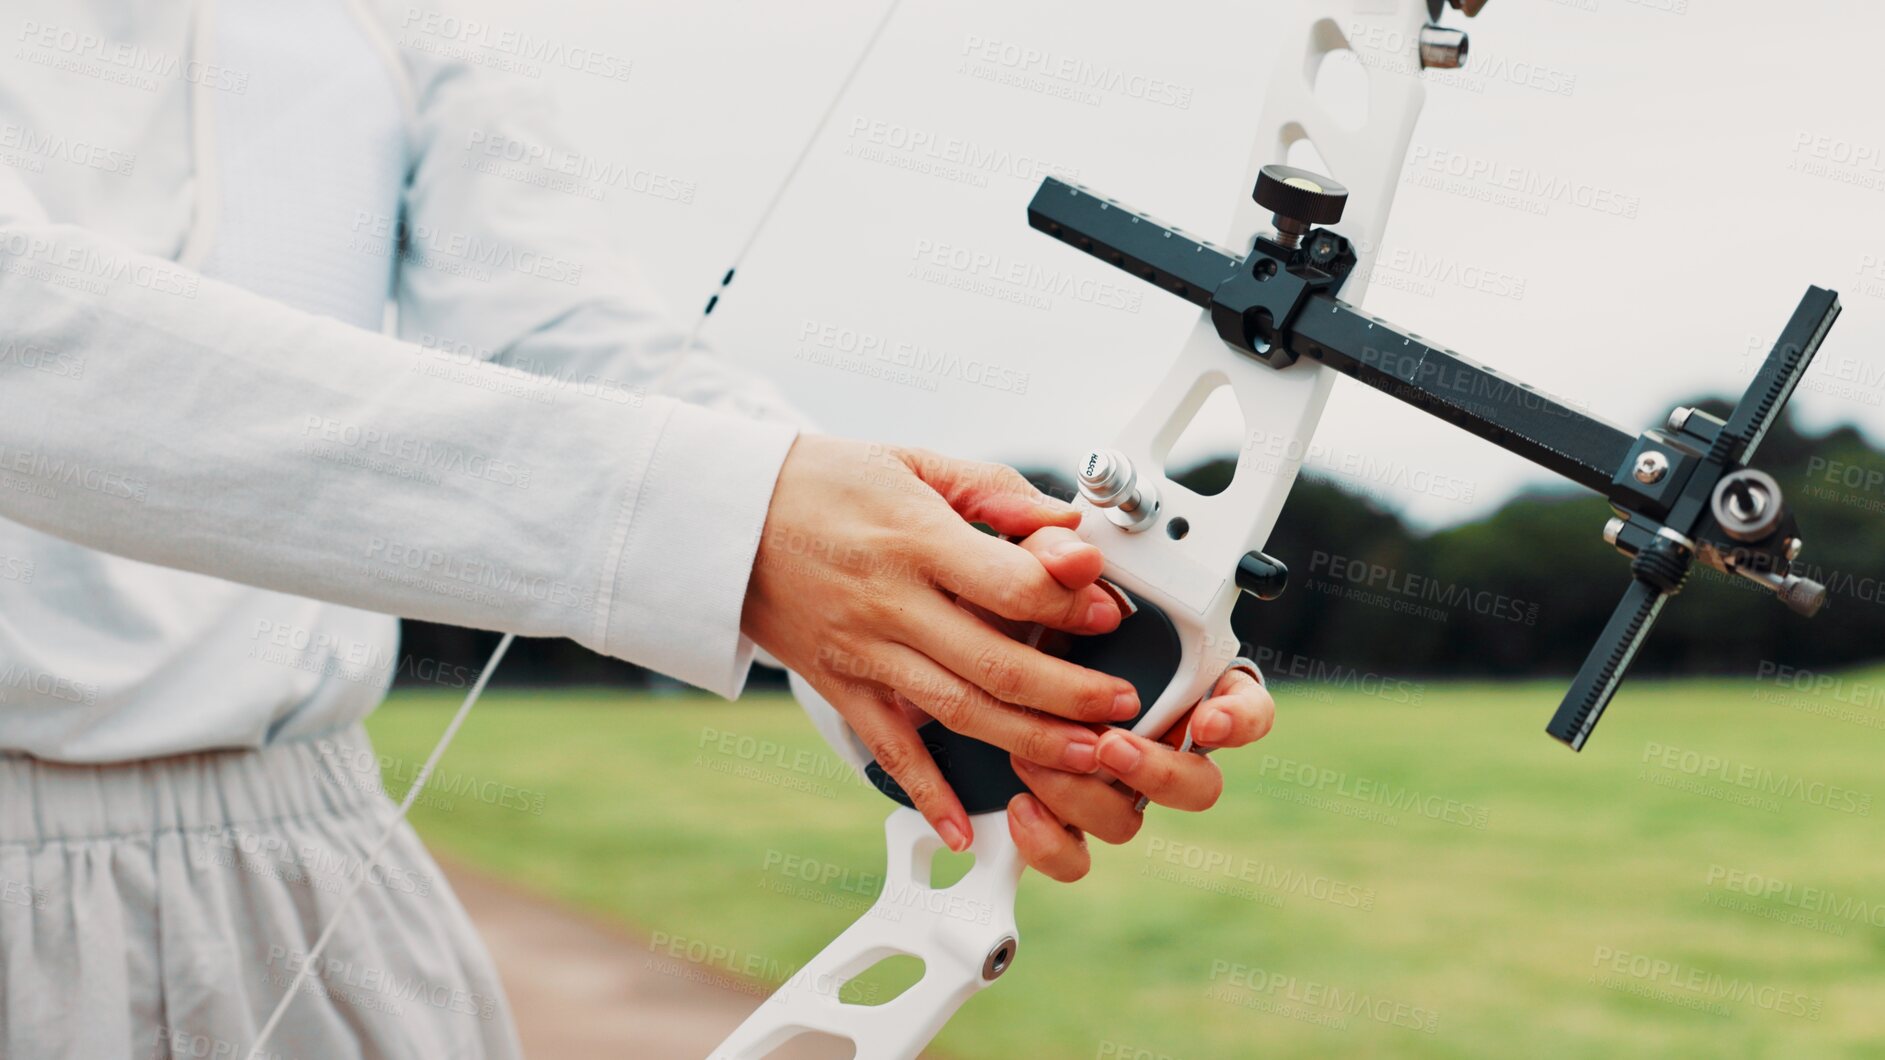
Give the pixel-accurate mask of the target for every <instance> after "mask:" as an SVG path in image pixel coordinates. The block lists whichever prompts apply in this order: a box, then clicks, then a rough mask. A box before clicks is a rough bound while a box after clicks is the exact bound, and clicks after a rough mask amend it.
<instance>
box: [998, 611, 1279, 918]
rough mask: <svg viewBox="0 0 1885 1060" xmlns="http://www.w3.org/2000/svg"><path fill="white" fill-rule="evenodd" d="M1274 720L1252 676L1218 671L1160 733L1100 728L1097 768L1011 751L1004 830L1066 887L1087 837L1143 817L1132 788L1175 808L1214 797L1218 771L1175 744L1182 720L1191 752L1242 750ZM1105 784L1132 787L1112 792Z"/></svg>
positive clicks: (1107, 836) (1220, 779) (1122, 832)
mask: <svg viewBox="0 0 1885 1060" xmlns="http://www.w3.org/2000/svg"><path fill="white" fill-rule="evenodd" d="M1128 621H1130V620H1128ZM1275 717H1276V702H1275V701H1274V700H1272V699H1271V698H1270V693H1269V691H1268V690H1267V689H1265V688H1264V687H1263V685H1262V684H1261V683H1259V682H1258V681H1257V679H1256V678H1255V677H1252V676H1251V675H1250V673H1249V672H1248V671H1246V670H1242V669H1237V670H1226V671H1225V672H1224V676H1222V677H1220V678H1218V679H1217V685H1216V687H1215V688H1213V689H1212V692H1211V697H1210V698H1209V699H1206V700H1205V701H1204V702H1202V703H1200V704H1198V705H1197V706H1196V707H1193V708H1192V709H1191V710H1190V711H1188V712H1186V714H1185V715H1184V716H1183V717H1181V718H1179V719H1178V721H1177V723H1176V724H1174V725H1173V726H1172V727H1171V729H1170V730H1169V731H1167V732H1166V733H1165V735H1164V737H1163V738H1161V739H1159V740H1148V739H1146V738H1145V737H1143V736H1136V735H1134V734H1132V733H1130V732H1127V731H1126V730H1124V729H1119V728H1110V729H1108V730H1107V731H1106V732H1105V734H1104V735H1102V736H1101V737H1100V746H1099V757H1100V771H1099V772H1098V773H1091V774H1080V773H1066V772H1062V771H1060V770H1058V769H1051V768H1046V767H1043V766H1037V765H1034V764H1033V763H1030V762H1025V761H1023V760H1021V759H1019V758H1015V757H1014V756H1012V755H1011V756H1009V757H1010V760H1011V761H1013V763H1014V767H1015V771H1016V772H1017V773H1019V774H1020V775H1021V779H1022V780H1023V781H1025V782H1026V783H1027V785H1028V788H1029V789H1030V791H1029V792H1023V793H1021V794H1020V795H1016V796H1015V797H1014V798H1013V799H1012V800H1010V801H1009V803H1008V831H1009V832H1010V833H1011V834H1012V835H1013V836H1014V841H1015V845H1016V846H1018V847H1020V848H1021V856H1022V857H1023V858H1025V859H1026V860H1027V863H1028V865H1029V866H1030V867H1032V868H1034V869H1036V870H1038V871H1039V872H1040V873H1041V874H1042V875H1045V876H1050V877H1052V878H1054V879H1056V880H1060V881H1061V882H1063V883H1071V882H1073V881H1074V880H1077V879H1079V878H1080V877H1082V876H1085V875H1086V874H1087V869H1088V868H1090V867H1091V865H1092V859H1091V857H1090V856H1089V855H1088V853H1087V845H1086V836H1087V835H1093V836H1095V837H1097V838H1098V839H1100V840H1101V841H1103V842H1107V843H1124V842H1127V841H1128V840H1130V839H1131V838H1132V837H1133V836H1135V835H1137V834H1138V832H1139V826H1140V825H1141V824H1143V823H1144V822H1145V815H1144V814H1143V813H1141V812H1140V811H1139V810H1138V809H1137V808H1136V807H1137V804H1138V801H1139V794H1143V795H1145V796H1146V798H1148V799H1150V800H1151V801H1152V802H1155V803H1157V804H1159V805H1161V806H1169V807H1171V808H1173V809H1175V810H1193V811H1196V810H1208V809H1210V808H1211V806H1212V805H1213V804H1214V803H1216V802H1217V797H1218V795H1219V794H1221V793H1222V792H1223V790H1224V775H1223V773H1222V772H1220V771H1219V770H1218V768H1217V763H1215V762H1213V761H1211V760H1210V759H1209V758H1206V757H1205V756H1203V755H1201V754H1194V753H1191V752H1187V751H1180V750H1178V748H1179V747H1180V746H1181V745H1182V744H1183V743H1184V739H1185V728H1186V726H1191V735H1192V740H1193V741H1194V746H1195V747H1196V749H1198V750H1206V749H1217V748H1224V747H1242V746H1243V745H1245V744H1248V743H1254V742H1255V741H1257V740H1261V739H1262V738H1263V736H1264V734H1265V733H1268V732H1269V731H1270V725H1271V723H1272V722H1273V721H1274V720H1275ZM1115 780H1119V781H1123V782H1124V785H1125V787H1126V788H1130V789H1132V790H1130V791H1125V790H1121V789H1120V788H1119V787H1117V786H1115V785H1114V784H1113V781H1115ZM1135 793H1137V794H1135Z"/></svg>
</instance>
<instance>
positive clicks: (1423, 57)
mask: <svg viewBox="0 0 1885 1060" xmlns="http://www.w3.org/2000/svg"><path fill="white" fill-rule="evenodd" d="M1465 65H1466V33H1465V31H1464V30H1457V29H1449V28H1447V27H1446V26H1439V25H1435V24H1433V23H1431V22H1429V23H1428V24H1427V25H1425V26H1422V27H1421V29H1420V68H1421V69H1422V70H1457V69H1459V68H1460V67H1462V66H1465Z"/></svg>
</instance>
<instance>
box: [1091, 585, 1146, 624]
mask: <svg viewBox="0 0 1885 1060" xmlns="http://www.w3.org/2000/svg"><path fill="white" fill-rule="evenodd" d="M1093 584H1095V585H1097V586H1099V587H1100V591H1102V592H1104V593H1105V594H1106V595H1108V596H1110V597H1112V598H1113V603H1116V604H1118V605H1119V613H1120V615H1121V616H1123V617H1125V618H1131V617H1132V616H1133V615H1136V614H1138V613H1139V605H1138V604H1135V603H1133V602H1132V597H1130V596H1128V595H1126V590H1124V589H1121V588H1120V587H1119V586H1117V585H1114V584H1113V583H1112V582H1109V581H1107V580H1106V579H1105V578H1101V579H1100V580H1099V581H1096V582H1094V583H1093Z"/></svg>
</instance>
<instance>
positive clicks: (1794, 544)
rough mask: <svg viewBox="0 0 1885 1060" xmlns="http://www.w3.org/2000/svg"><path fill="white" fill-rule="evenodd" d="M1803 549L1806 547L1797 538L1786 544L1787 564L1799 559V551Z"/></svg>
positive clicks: (1803, 542)
mask: <svg viewBox="0 0 1885 1060" xmlns="http://www.w3.org/2000/svg"><path fill="white" fill-rule="evenodd" d="M1805 547H1806V542H1805V541H1802V540H1800V539H1799V538H1797V537H1796V538H1794V539H1793V540H1792V541H1789V542H1787V562H1788V563H1792V562H1793V561H1794V560H1796V559H1799V558H1800V550H1801V549H1803V548H1805Z"/></svg>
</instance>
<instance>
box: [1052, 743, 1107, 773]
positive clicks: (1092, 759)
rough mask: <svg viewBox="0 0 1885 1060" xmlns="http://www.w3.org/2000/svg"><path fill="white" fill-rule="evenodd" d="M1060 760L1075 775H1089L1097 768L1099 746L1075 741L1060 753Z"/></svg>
mask: <svg viewBox="0 0 1885 1060" xmlns="http://www.w3.org/2000/svg"><path fill="white" fill-rule="evenodd" d="M1060 760H1061V762H1062V763H1064V764H1065V765H1066V767H1067V768H1068V769H1071V770H1073V771H1074V772H1075V773H1091V772H1093V771H1094V770H1095V769H1098V768H1099V762H1100V757H1099V746H1098V745H1097V744H1096V743H1092V742H1089V741H1086V740H1075V741H1074V742H1072V743H1070V744H1068V745H1067V749H1066V750H1065V751H1062V752H1061V754H1060Z"/></svg>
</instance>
